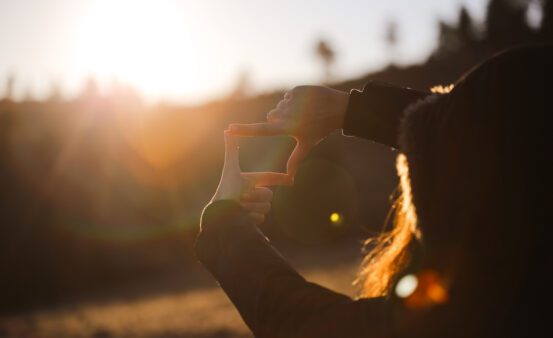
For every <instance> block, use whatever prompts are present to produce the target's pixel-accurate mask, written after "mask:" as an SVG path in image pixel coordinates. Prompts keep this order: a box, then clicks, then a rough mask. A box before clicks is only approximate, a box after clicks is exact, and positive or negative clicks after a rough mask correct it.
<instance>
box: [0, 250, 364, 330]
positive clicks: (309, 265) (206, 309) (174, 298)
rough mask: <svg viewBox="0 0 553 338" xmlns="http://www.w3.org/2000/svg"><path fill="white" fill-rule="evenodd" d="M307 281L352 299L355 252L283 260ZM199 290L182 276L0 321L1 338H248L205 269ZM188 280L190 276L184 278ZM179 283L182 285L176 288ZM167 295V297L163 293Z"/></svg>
mask: <svg viewBox="0 0 553 338" xmlns="http://www.w3.org/2000/svg"><path fill="white" fill-rule="evenodd" d="M287 257H289V258H290V261H291V263H292V265H293V266H294V267H296V268H297V269H298V270H299V271H300V272H301V273H302V274H303V275H304V276H306V278H307V279H309V280H310V281H313V282H317V283H319V284H322V285H324V286H326V287H329V288H331V289H333V290H336V291H339V292H342V293H345V294H348V295H353V294H354V292H355V290H354V288H353V287H352V285H351V282H352V280H353V279H354V277H355V273H356V269H357V266H358V264H359V250H358V246H348V247H344V246H340V247H333V248H330V249H328V250H313V251H308V252H302V253H296V254H291V255H287ZM192 273H193V274H199V275H200V276H199V277H198V276H194V278H195V279H196V280H198V278H199V279H200V280H205V282H203V283H201V284H202V285H201V286H200V287H194V288H186V287H183V288H178V287H177V288H172V287H166V286H167V285H172V286H174V285H175V284H183V285H184V284H186V277H185V276H176V277H175V279H174V280H172V281H166V282H164V281H160V282H159V283H158V284H156V285H155V286H151V287H153V288H156V289H160V290H161V291H159V292H155V293H152V292H145V293H143V295H142V296H136V295H135V296H129V297H123V298H122V297H119V298H117V297H107V298H105V297H104V299H103V300H101V301H94V300H92V301H84V302H83V301H81V302H77V303H75V304H65V305H61V306H57V307H54V308H49V309H43V310H39V311H33V312H29V313H24V314H18V315H12V316H7V317H6V316H5V317H0V338H1V337H29V338H31V337H32V338H50V337H56V338H57V337H96V338H100V337H105V338H107V337H110V338H111V337H152V338H153V337H183V338H184V337H190V338H208V337H210V338H222V337H225V338H231V337H233V338H234V337H236V338H238V337H252V335H251V333H250V332H249V331H248V329H247V327H246V326H245V324H244V323H243V322H242V320H241V319H240V316H239V314H238V312H237V311H236V310H235V309H234V307H233V305H232V304H231V303H230V301H229V300H228V298H227V297H226V296H225V294H224V293H223V292H222V290H221V289H220V288H219V287H218V286H217V284H216V283H215V282H214V281H213V280H212V278H211V277H210V276H209V275H207V273H206V272H205V271H203V269H201V268H198V269H197V270H193V272H192ZM188 274H189V275H188V276H189V277H190V272H188ZM181 280H182V283H181V282H180V281H181ZM164 290H165V291H164Z"/></svg>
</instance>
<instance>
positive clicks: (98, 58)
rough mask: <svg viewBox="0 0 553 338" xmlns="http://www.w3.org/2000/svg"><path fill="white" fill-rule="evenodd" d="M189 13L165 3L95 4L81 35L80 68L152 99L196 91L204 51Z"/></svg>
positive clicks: (89, 11)
mask: <svg viewBox="0 0 553 338" xmlns="http://www.w3.org/2000/svg"><path fill="white" fill-rule="evenodd" d="M173 5H174V4H173ZM184 14H185V13H182V10H181V11H177V10H176V8H173V6H171V3H170V2H166V1H97V2H95V3H94V4H93V5H92V6H91V8H90V9H89V10H88V11H87V14H86V15H85V17H84V18H83V20H82V22H81V25H80V29H79V32H78V36H79V39H78V41H79V42H78V44H79V45H78V48H77V53H78V55H77V58H78V60H79V64H80V67H81V70H82V71H83V72H85V73H87V74H90V75H92V76H94V77H96V78H98V79H99V80H100V81H110V80H113V79H116V80H118V81H122V82H126V83H128V84H130V85H132V86H134V87H136V88H137V89H138V90H139V91H141V92H142V93H143V94H145V95H146V96H149V97H159V96H160V95H167V93H169V96H171V95H174V96H178V95H182V94H183V92H185V91H188V92H189V91H190V90H191V89H192V91H193V90H194V87H193V86H194V85H196V86H198V81H200V79H201V78H205V74H204V75H203V76H198V75H199V74H197V72H198V71H199V70H198V67H197V64H196V63H197V62H201V57H202V56H201V55H199V54H200V52H201V51H200V50H198V48H196V46H195V41H194V39H193V36H192V34H193V31H192V30H193V29H192V28H191V25H190V22H187V20H186V18H185V17H184V16H183V15H184ZM202 71H204V72H205V69H203V70H202Z"/></svg>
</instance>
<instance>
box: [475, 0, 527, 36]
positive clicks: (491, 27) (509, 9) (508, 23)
mask: <svg viewBox="0 0 553 338" xmlns="http://www.w3.org/2000/svg"><path fill="white" fill-rule="evenodd" d="M528 4H529V1H528V0H524V1H522V0H521V1H515V0H490V2H489V4H488V10H487V13H486V38H487V39H488V40H490V42H491V43H493V44H495V45H499V46H504V45H511V44H513V43H518V42H521V41H528V40H531V38H532V35H533V33H532V30H531V29H530V27H529V26H528V24H527V22H526V10H527V8H528Z"/></svg>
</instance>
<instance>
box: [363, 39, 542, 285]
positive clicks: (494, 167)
mask: <svg viewBox="0 0 553 338" xmlns="http://www.w3.org/2000/svg"><path fill="white" fill-rule="evenodd" d="M551 60H553V48H552V47H551V46H534V47H524V48H516V49H512V50H510V51H507V52H504V53H501V54H499V55H497V56H495V57H494V58H492V59H490V60H488V61H486V62H485V63H483V64H482V65H480V66H478V67H477V68H475V69H474V70H472V71H471V72H469V73H468V74H467V75H466V76H465V77H463V78H461V80H460V81H458V82H457V83H456V84H455V87H454V88H453V90H452V91H451V92H450V93H446V94H434V95H432V96H430V97H427V98H426V99H424V100H423V101H421V102H418V103H416V104H414V105H413V106H411V107H410V108H408V109H407V111H406V112H405V115H404V120H403V122H402V128H401V134H400V145H401V150H402V154H401V155H399V157H398V174H399V175H400V185H401V186H400V188H401V195H400V197H399V199H398V202H397V203H396V206H395V213H396V220H395V222H394V227H393V229H392V230H391V231H390V232H389V233H387V234H384V235H383V236H382V237H381V238H379V239H376V240H373V244H374V245H373V247H374V249H373V250H372V251H371V252H369V254H368V255H367V258H366V259H365V262H364V264H363V268H362V271H361V279H360V281H361V282H362V288H363V292H362V294H363V295H365V296H375V295H378V294H382V293H385V292H386V291H387V288H388V287H389V285H390V283H391V281H393V277H394V275H395V274H396V273H397V271H399V270H401V268H402V266H403V265H404V263H405V262H406V260H407V257H408V252H409V248H410V243H411V242H412V241H413V240H415V239H416V238H418V237H419V236H418V235H417V234H418V231H420V232H421V234H420V239H421V240H422V242H423V243H424V247H425V251H426V252H427V257H429V260H431V261H432V263H431V264H434V265H435V268H437V269H446V270H447V269H449V270H455V269H464V267H467V266H468V267H469V270H470V272H469V274H472V275H477V274H479V271H480V272H485V270H486V267H489V266H492V267H494V268H495V267H497V264H498V263H499V264H502V263H501V262H502V260H503V263H505V261H508V260H513V259H514V256H516V257H518V258H520V257H521V256H528V257H529V256H531V255H532V254H533V253H535V252H536V250H539V249H537V248H539V247H540V243H541V242H540V241H542V240H543V239H542V238H543V237H540V236H543V231H544V229H545V226H544V223H543V222H545V220H546V217H545V213H544V210H547V209H548V208H549V207H550V206H551V198H550V197H549V198H547V197H548V195H547V193H548V191H549V189H550V188H551V183H550V180H549V179H548V178H549V175H550V174H549V173H550V171H548V169H549V164H548V163H549V162H551V160H550V159H549V158H548V157H549V156H551V155H552V154H553V152H552V150H553V149H552V146H551V145H552V142H551V137H550V136H549V128H548V126H547V123H546V121H547V120H548V115H550V114H551V113H553V109H552V108H551V103H550V102H549V101H550V99H549V95H551V94H550V93H549V92H550V91H551V90H550V87H551V86H548V82H549V81H551V79H552V78H553V72H552V65H551V62H552V61H551ZM521 249H522V250H524V252H521ZM453 262H455V263H453ZM511 268H512V266H511ZM511 268H509V269H506V270H505V271H503V272H505V273H507V274H508V273H510V272H512V271H514V270H513V269H514V268H513V269H511ZM516 268H517V269H518V268H520V267H516ZM465 272H466V271H465ZM496 272H497V271H496ZM368 276H370V278H369V277H368ZM373 276H381V277H383V278H382V279H381V281H384V282H381V283H380V285H378V286H375V284H373V282H372V279H373ZM377 284H378V283H377Z"/></svg>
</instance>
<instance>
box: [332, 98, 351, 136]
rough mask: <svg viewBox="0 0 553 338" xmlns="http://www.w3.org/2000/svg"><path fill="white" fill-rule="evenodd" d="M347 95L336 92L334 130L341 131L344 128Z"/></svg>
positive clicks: (347, 102) (347, 101)
mask: <svg viewBox="0 0 553 338" xmlns="http://www.w3.org/2000/svg"><path fill="white" fill-rule="evenodd" d="M349 97H350V95H349V93H348V92H344V91H340V90H337V91H336V97H335V107H336V111H335V126H336V129H342V128H343V126H344V120H345V118H346V112H347V109H348V104H349Z"/></svg>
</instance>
